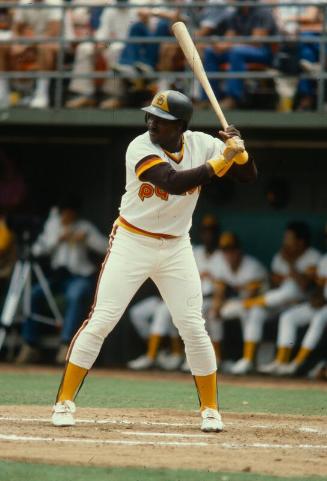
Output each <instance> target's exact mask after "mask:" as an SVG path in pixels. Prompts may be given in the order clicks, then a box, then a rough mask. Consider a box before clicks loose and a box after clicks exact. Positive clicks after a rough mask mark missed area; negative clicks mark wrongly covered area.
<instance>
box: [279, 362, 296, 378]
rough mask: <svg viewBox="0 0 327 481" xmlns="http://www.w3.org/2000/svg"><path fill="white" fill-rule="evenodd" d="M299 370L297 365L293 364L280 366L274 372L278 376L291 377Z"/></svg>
mask: <svg viewBox="0 0 327 481" xmlns="http://www.w3.org/2000/svg"><path fill="white" fill-rule="evenodd" d="M298 368H299V365H298V364H296V363H295V362H290V363H288V364H280V365H279V366H278V368H277V370H276V374H277V375H278V376H293V375H294V374H295V373H296V372H297V370H298Z"/></svg>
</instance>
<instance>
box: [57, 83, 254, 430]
mask: <svg viewBox="0 0 327 481" xmlns="http://www.w3.org/2000/svg"><path fill="white" fill-rule="evenodd" d="M143 110H144V111H145V112H146V115H145V119H146V125H147V132H145V133H144V134H142V135H140V136H138V137H136V138H135V139H134V140H133V141H132V142H131V143H130V145H129V146H128V148H127V152H126V192H125V194H124V195H123V198H122V201H121V207H120V216H119V217H118V219H117V221H116V222H115V224H114V227H113V230H112V233H111V236H110V241H109V248H108V253H107V255H106V258H105V260H104V262H103V265H102V269H101V273H100V276H99V281H98V286H97V289H96V295H95V300H94V304H93V308H92V310H91V313H90V316H89V318H88V319H87V320H86V321H85V322H84V323H83V325H82V327H81V329H80V330H79V331H78V333H77V334H76V336H75V338H74V339H73V341H72V344H71V346H70V349H69V352H68V356H67V361H68V362H67V365H66V369H65V372H64V376H63V379H62V382H61V385H60V388H59V392H58V395H57V399H56V404H55V406H54V411H53V417H52V421H53V424H54V425H56V426H71V425H73V424H74V412H75V404H74V399H75V397H76V394H77V393H78V390H79V388H80V386H81V384H82V382H83V380H84V378H85V376H86V374H87V373H88V371H89V369H90V368H91V367H92V365H93V363H94V362H95V360H96V358H97V356H98V354H99V351H100V349H101V346H102V344H103V341H104V339H105V338H106V336H107V335H108V334H109V333H110V332H111V331H112V330H113V328H114V327H115V325H116V324H117V322H118V321H119V319H120V318H121V316H122V315H123V313H124V311H125V309H126V307H127V306H128V304H129V302H130V301H131V299H132V297H133V296H134V294H135V293H136V291H137V290H138V289H139V287H140V286H141V285H142V284H143V283H144V281H145V280H146V279H147V278H149V277H150V278H151V279H152V280H153V281H154V282H155V284H156V285H157V287H158V289H159V291H160V294H161V296H162V298H163V300H164V302H165V303H166V304H167V306H168V309H169V311H170V313H171V316H172V320H173V323H174V324H175V326H176V327H177V329H178V331H179V333H180V335H181V337H182V339H183V341H184V344H185V351H186V356H187V360H188V363H189V366H190V369H191V372H192V374H193V376H194V379H195V384H196V387H197V390H198V396H199V400H200V407H201V415H202V424H201V429H202V430H203V431H205V432H218V431H221V430H222V429H223V423H222V420H221V416H220V413H219V411H218V401H217V375H216V370H217V365H216V356H215V353H214V349H213V347H212V344H211V342H210V339H209V336H208V333H207V331H206V330H205V326H204V320H203V318H202V313H201V309H202V292H201V281H200V276H199V273H198V269H197V266H196V263H195V260H194V256H193V252H192V247H191V243H190V238H189V229H190V227H191V222H192V214H193V211H194V208H195V206H196V203H197V200H198V197H199V193H200V189H201V186H202V185H203V184H206V183H209V182H210V180H211V179H212V178H213V177H214V176H218V177H222V176H223V175H229V176H230V177H232V178H234V179H236V180H239V181H243V182H247V181H252V180H253V179H255V177H256V167H255V164H254V162H253V160H248V161H247V163H245V164H243V165H236V164H235V163H234V161H233V159H234V158H235V156H236V155H238V154H239V153H241V152H244V150H245V148H244V143H243V141H242V140H241V138H240V133H239V132H238V131H237V130H236V129H235V128H234V127H228V129H227V130H226V131H225V132H222V131H221V132H219V133H220V136H221V138H222V139H223V140H224V141H225V142H226V144H224V143H223V142H222V141H221V140H219V139H217V138H214V137H212V136H210V135H207V134H204V133H202V132H192V131H190V130H187V125H188V123H189V121H190V119H191V116H192V111H193V107H192V102H191V101H190V99H188V97H186V96H185V95H183V94H182V93H180V92H177V91H172V90H168V91H164V92H159V93H158V94H157V95H156V96H155V97H154V99H153V101H152V103H151V105H150V106H148V107H145V108H144V109H143Z"/></svg>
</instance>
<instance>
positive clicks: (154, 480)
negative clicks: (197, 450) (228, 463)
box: [0, 461, 326, 481]
mask: <svg viewBox="0 0 327 481" xmlns="http://www.w3.org/2000/svg"><path fill="white" fill-rule="evenodd" d="M36 479H39V480H42V481H94V480H96V481H285V480H287V481H323V479H326V478H322V477H316V476H314V477H311V476H310V477H306V478H305V479H304V478H298V477H295V478H294V477H292V478H281V477H276V476H264V475H260V474H253V473H209V472H206V471H186V470H178V471H175V470H169V469H140V468H139V469H136V468H96V467H89V468H85V467H80V466H50V465H46V464H26V463H14V462H11V461H0V481H27V480H31V481H35V480H36Z"/></svg>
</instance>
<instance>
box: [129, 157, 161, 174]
mask: <svg viewBox="0 0 327 481" xmlns="http://www.w3.org/2000/svg"><path fill="white" fill-rule="evenodd" d="M163 163H166V161H165V160H163V159H160V158H155V159H153V158H152V159H149V160H146V161H145V162H143V163H142V164H141V165H140V166H139V167H138V168H137V169H136V175H137V177H139V178H140V176H141V175H142V174H143V173H144V172H145V171H147V170H149V169H151V167H154V166H155V165H158V164H163Z"/></svg>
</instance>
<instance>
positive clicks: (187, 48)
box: [172, 22, 248, 164]
mask: <svg viewBox="0 0 327 481" xmlns="http://www.w3.org/2000/svg"><path fill="white" fill-rule="evenodd" d="M172 30H173V32H174V35H175V37H176V39H177V41H178V43H179V45H180V47H181V49H182V51H183V53H184V55H185V58H186V60H187V62H188V64H189V66H190V67H191V69H192V70H193V72H194V74H195V75H196V78H197V79H198V81H199V82H200V84H201V85H202V87H203V90H204V91H205V93H206V94H207V96H208V99H209V102H210V104H211V106H212V108H213V110H214V111H215V113H216V115H217V117H218V119H219V121H220V123H221V126H222V128H223V130H226V129H227V127H228V123H227V120H226V118H225V115H224V113H223V111H222V110H221V108H220V105H219V102H218V100H217V98H216V96H215V94H214V92H213V90H212V87H211V85H210V82H209V80H208V77H207V74H206V72H205V70H204V67H203V64H202V60H201V58H200V55H199V53H198V51H197V49H196V47H195V45H194V42H193V40H192V38H191V36H190V34H189V32H188V30H187V28H186V25H185V23H183V22H175V23H174V24H173V26H172ZM247 160H248V154H247V152H241V153H239V154H237V155H236V156H235V162H236V163H237V164H245V163H246V162H247Z"/></svg>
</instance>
